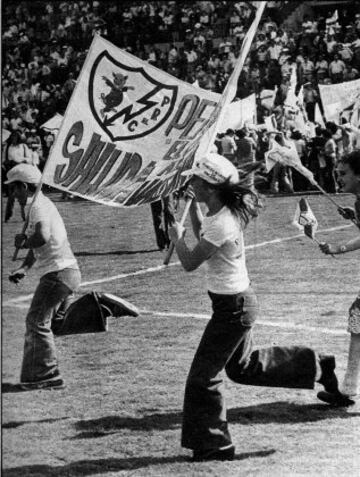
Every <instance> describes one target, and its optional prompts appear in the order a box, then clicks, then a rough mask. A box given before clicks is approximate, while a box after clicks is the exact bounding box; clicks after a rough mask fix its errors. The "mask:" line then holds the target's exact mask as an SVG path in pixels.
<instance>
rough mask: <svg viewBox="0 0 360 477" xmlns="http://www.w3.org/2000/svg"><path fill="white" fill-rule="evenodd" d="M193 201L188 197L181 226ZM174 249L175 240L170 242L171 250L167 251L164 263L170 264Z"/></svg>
mask: <svg viewBox="0 0 360 477" xmlns="http://www.w3.org/2000/svg"><path fill="white" fill-rule="evenodd" d="M192 201H193V199H192V198H191V199H190V198H189V199H187V200H186V202H185V208H184V211H183V214H182V217H181V220H180V222H179V223H180V225H181V226H184V223H185V220H186V217H187V215H188V213H189V210H190V205H191V202H192ZM174 250H175V244H174V242H170V246H169V250H168V252H167V254H166V257H165V259H164V262H163V263H164V265H169V263H170V259H171V256H172V254H173V253H174Z"/></svg>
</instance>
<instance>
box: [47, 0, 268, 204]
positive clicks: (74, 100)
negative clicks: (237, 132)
mask: <svg viewBox="0 0 360 477" xmlns="http://www.w3.org/2000/svg"><path fill="white" fill-rule="evenodd" d="M265 3H266V2H261V6H260V7H259V9H258V11H257V13H256V18H255V20H254V22H253V24H252V25H251V27H250V29H249V31H248V33H247V35H246V36H245V38H244V42H243V45H242V49H241V52H240V56H239V58H238V61H237V64H236V66H235V70H234V72H233V74H232V76H231V78H230V80H229V82H228V84H227V86H226V88H225V91H224V94H223V95H222V96H220V95H218V94H215V93H212V92H210V91H207V90H203V89H201V88H197V87H195V86H193V85H190V84H188V83H185V82H183V81H181V80H179V79H177V78H175V77H173V76H171V75H169V74H168V73H166V72H164V71H161V70H159V69H157V68H155V67H154V66H152V65H150V64H149V63H146V62H144V61H141V60H139V59H138V58H136V57H134V56H133V55H130V54H129V53H127V52H124V51H122V50H120V49H119V48H117V47H116V46H114V45H113V44H111V43H110V42H109V41H107V40H105V39H103V38H101V37H100V36H98V35H95V37H94V40H93V42H92V44H91V47H90V49H89V53H88V55H87V58H86V60H85V63H84V66H83V68H82V71H81V73H80V76H79V78H78V81H77V84H76V87H75V90H74V92H73V95H72V97H71V99H70V102H69V104H68V107H67V110H66V113H65V116H64V119H63V122H62V125H61V128H60V131H59V134H58V136H57V138H56V141H55V144H54V146H53V149H52V151H51V155H50V157H49V159H48V161H47V164H46V167H45V170H44V173H43V179H42V180H43V182H44V183H46V184H48V185H50V186H53V187H56V188H58V189H60V190H64V191H68V192H71V193H72V194H75V195H78V196H81V197H84V198H87V199H90V200H94V201H97V202H100V203H104V204H108V205H112V206H135V205H140V204H143V203H149V202H152V201H154V200H156V199H157V198H159V197H162V196H166V195H168V194H170V193H171V192H173V191H174V190H176V189H178V188H179V187H181V185H182V184H183V183H184V181H185V178H184V177H183V176H182V175H181V174H182V172H183V171H184V170H187V169H189V168H190V167H191V166H192V163H193V161H194V157H195V153H196V154H197V155H198V154H201V153H204V151H207V150H209V148H210V147H211V145H212V143H213V141H214V139H215V136H216V132H217V131H219V126H220V124H221V121H222V119H223V117H224V115H225V114H226V111H227V106H228V105H229V104H230V102H231V100H232V99H233V98H234V97H235V94H236V89H237V78H238V75H239V73H240V72H241V69H242V67H243V64H244V61H245V58H246V55H247V53H248V51H249V48H250V45H251V42H252V39H253V36H254V34H255V31H256V29H257V25H258V23H259V21H260V17H261V14H262V11H263V9H264V7H265Z"/></svg>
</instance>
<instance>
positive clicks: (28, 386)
mask: <svg viewBox="0 0 360 477" xmlns="http://www.w3.org/2000/svg"><path fill="white" fill-rule="evenodd" d="M19 388H20V389H21V390H22V391H37V390H39V389H64V388H65V383H64V380H63V379H62V378H55V379H54V378H52V379H44V380H42V381H33V382H28V383H20V384H19Z"/></svg>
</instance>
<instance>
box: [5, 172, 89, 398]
mask: <svg viewBox="0 0 360 477" xmlns="http://www.w3.org/2000/svg"><path fill="white" fill-rule="evenodd" d="M7 177H8V180H7V183H8V184H11V185H12V186H13V189H14V194H15V197H16V198H17V199H18V200H19V201H21V203H27V201H28V200H29V199H32V198H33V196H34V194H35V192H36V187H37V184H39V182H40V180H41V172H40V171H39V169H37V168H36V167H34V166H32V165H30V164H19V165H18V166H15V167H13V168H12V169H10V171H9V172H8V174H7ZM15 247H16V248H24V249H28V253H27V255H26V257H25V260H24V262H23V264H22V265H21V267H19V268H18V269H16V270H15V271H13V272H12V273H11V275H10V276H9V280H10V281H12V282H14V283H18V282H19V280H21V279H23V278H24V277H25V275H26V274H27V271H28V269H30V268H31V267H32V266H33V265H34V264H35V262H36V265H37V268H38V270H39V271H40V272H41V278H40V283H39V284H38V286H37V288H36V290H35V293H34V296H33V299H32V302H31V305H30V309H29V311H28V313H27V316H26V332H25V344H24V355H23V361H22V368H21V376H20V381H21V383H20V388H21V389H22V390H25V391H26V390H36V389H44V388H63V387H64V381H63V379H62V377H61V375H60V371H59V366H58V360H57V356H56V348H55V341H54V335H53V333H52V330H51V324H52V320H53V319H54V318H55V316H56V314H57V313H58V312H59V311H60V307H61V308H62V311H63V312H65V308H66V306H68V305H69V304H70V301H69V298H70V295H71V294H72V293H73V292H74V291H75V290H77V288H78V287H79V285H80V281H81V275H80V271H79V266H78V263H77V261H76V258H75V257H74V254H73V252H72V250H71V247H70V244H69V241H68V238H67V234H66V230H65V226H64V222H63V220H62V218H61V216H60V214H59V212H58V210H57V208H56V207H55V205H54V204H53V202H51V200H50V199H49V198H48V197H46V196H44V195H43V193H42V192H40V193H39V195H38V197H37V199H36V201H35V202H34V204H33V205H32V207H31V210H30V213H29V225H28V233H27V234H26V235H25V234H18V235H16V236H15Z"/></svg>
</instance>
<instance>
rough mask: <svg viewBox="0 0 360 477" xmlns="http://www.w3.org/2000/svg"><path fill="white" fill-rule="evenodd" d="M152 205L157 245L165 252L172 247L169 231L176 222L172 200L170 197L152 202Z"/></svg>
mask: <svg viewBox="0 0 360 477" xmlns="http://www.w3.org/2000/svg"><path fill="white" fill-rule="evenodd" d="M150 205H151V214H152V218H153V224H154V231H155V238H156V243H157V246H158V247H159V248H160V250H163V249H164V248H168V247H169V245H170V238H169V234H168V229H169V226H170V225H171V224H172V223H174V222H175V215H174V212H173V207H172V204H171V200H170V197H169V196H167V197H163V198H162V199H159V200H157V201H155V202H152V203H151V204H150Z"/></svg>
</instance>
